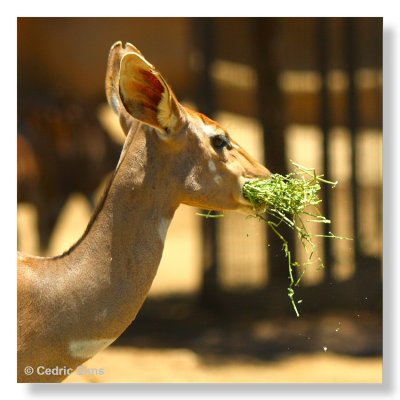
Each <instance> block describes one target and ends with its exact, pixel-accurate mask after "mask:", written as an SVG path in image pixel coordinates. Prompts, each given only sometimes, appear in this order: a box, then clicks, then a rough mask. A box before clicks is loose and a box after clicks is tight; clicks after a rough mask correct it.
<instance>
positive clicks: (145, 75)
mask: <svg viewBox="0 0 400 400" xmlns="http://www.w3.org/2000/svg"><path fill="white" fill-rule="evenodd" d="M119 90H120V95H121V99H122V101H123V104H124V106H125V108H126V110H127V111H128V112H129V113H130V114H131V115H132V116H133V117H134V118H136V119H138V120H140V121H143V122H145V123H146V124H149V125H151V126H153V127H155V128H158V129H161V130H163V131H167V132H172V131H175V130H177V129H178V128H179V125H180V122H181V120H182V111H181V106H180V104H179V102H178V100H177V99H176V97H175V95H174V94H173V92H172V90H171V88H170V87H169V86H168V84H167V83H166V82H165V80H164V78H163V77H162V76H161V74H160V73H159V72H158V71H157V70H156V69H155V68H154V67H153V65H151V64H150V63H149V62H148V61H147V60H146V59H145V58H144V57H143V56H142V55H141V54H140V53H136V52H130V53H126V54H125V55H124V56H123V57H122V60H121V66H120V80H119Z"/></svg>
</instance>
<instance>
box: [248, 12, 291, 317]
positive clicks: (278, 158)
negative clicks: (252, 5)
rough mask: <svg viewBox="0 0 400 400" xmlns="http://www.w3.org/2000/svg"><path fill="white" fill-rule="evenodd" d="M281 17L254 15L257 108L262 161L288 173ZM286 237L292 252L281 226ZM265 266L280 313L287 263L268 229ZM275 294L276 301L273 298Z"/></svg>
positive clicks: (287, 304) (283, 309)
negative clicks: (280, 52)
mask: <svg viewBox="0 0 400 400" xmlns="http://www.w3.org/2000/svg"><path fill="white" fill-rule="evenodd" d="M281 22H282V21H281V19H280V18H256V19H254V46H255V53H256V54H255V62H256V68H257V77H258V88H257V97H258V105H259V107H258V112H259V119H260V122H261V125H262V128H263V132H264V157H265V164H266V165H267V167H268V168H269V169H270V170H271V171H272V172H277V173H280V174H286V173H287V164H286V160H287V156H286V148H285V137H284V134H285V125H284V121H283V112H284V108H283V98H282V97H283V96H282V92H281V90H280V88H279V84H278V79H279V72H280V67H279V62H278V58H279V57H278V54H277V51H276V50H277V40H279V28H280V23H281ZM281 232H282V234H283V235H284V237H285V238H287V239H288V242H289V246H290V249H291V251H292V254H293V256H294V246H293V232H292V231H291V230H290V229H289V228H287V227H283V228H282V230H281ZM268 269H269V273H268V276H269V279H268V284H267V290H268V292H269V293H270V296H269V297H270V299H271V300H270V303H271V307H270V310H269V312H270V313H276V314H281V313H283V312H287V311H288V310H289V309H290V308H289V307H290V301H289V299H288V300H287V301H282V299H285V297H282V294H284V293H285V292H287V288H288V285H289V279H288V275H289V273H288V265H287V259H286V258H285V255H284V252H283V251H282V241H281V240H280V239H279V238H278V237H277V236H276V235H275V234H274V233H273V232H271V230H270V229H268ZM274 298H276V301H274Z"/></svg>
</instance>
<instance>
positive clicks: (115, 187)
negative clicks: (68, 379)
mask: <svg viewBox="0 0 400 400" xmlns="http://www.w3.org/2000/svg"><path fill="white" fill-rule="evenodd" d="M130 134H131V135H132V134H133V133H130ZM147 136H149V135H147ZM131 139H132V138H129V137H128V138H127V141H126V144H125V146H124V149H123V152H122V156H121V159H120V162H119V164H118V168H117V171H116V173H115V175H114V177H113V180H112V182H111V184H110V186H109V189H108V190H107V193H106V194H105V198H104V199H103V201H102V203H101V206H100V207H99V209H98V210H97V212H96V214H95V216H94V218H93V219H92V221H91V223H90V224H89V227H88V229H87V231H86V233H85V235H84V237H83V238H82V239H81V241H80V242H79V243H78V244H77V245H76V246H75V247H74V248H73V249H72V250H71V251H70V252H69V253H68V254H66V255H65V256H63V257H61V258H60V260H59V261H60V262H61V263H65V264H64V265H65V266H66V267H67V268H68V269H69V268H70V266H71V265H72V266H73V267H74V270H75V271H76V273H74V274H73V275H74V276H75V282H71V286H74V288H75V290H80V292H81V294H82V296H83V300H84V301H82V302H83V303H86V306H87V305H88V303H91V304H93V306H92V307H91V313H92V314H93V318H90V319H91V320H93V321H92V322H93V323H95V324H97V325H98V328H99V329H101V330H102V332H101V335H100V333H99V335H100V337H104V338H111V337H116V336H117V335H119V334H120V333H122V331H123V330H124V329H126V327H127V326H128V325H129V324H130V323H131V322H132V320H133V319H134V318H135V316H136V314H137V312H138V311H139V309H140V307H141V305H142V304H143V301H144V299H145V297H146V295H147V293H148V291H149V289H150V286H151V284H152V281H153V279H154V277H155V274H156V272H157V267H158V265H159V262H160V260H161V256H162V251H163V248H164V240H165V236H166V233H167V229H168V226H169V223H170V221H171V220H172V217H173V215H174V212H175V210H176V208H177V207H178V204H177V203H175V202H174V201H173V198H174V197H173V196H172V193H170V190H171V189H170V188H169V186H168V183H169V182H168V181H166V182H165V183H163V182H162V180H161V179H160V178H159V177H158V174H157V171H156V167H155V166H147V163H148V162H154V158H153V157H152V155H151V151H152V149H151V147H152V146H153V145H152V144H151V143H148V139H147V138H146V135H145V132H144V131H143V130H142V129H139V131H137V132H136V133H135V140H131ZM162 185H163V186H162ZM77 275H78V277H79V282H76V280H77V279H76V277H77ZM83 292H85V293H83ZM86 306H85V307H86ZM110 320H111V321H112V323H110V322H111V321H110ZM101 322H103V323H101ZM87 323H89V324H90V322H89V321H87ZM96 330H97V329H96Z"/></svg>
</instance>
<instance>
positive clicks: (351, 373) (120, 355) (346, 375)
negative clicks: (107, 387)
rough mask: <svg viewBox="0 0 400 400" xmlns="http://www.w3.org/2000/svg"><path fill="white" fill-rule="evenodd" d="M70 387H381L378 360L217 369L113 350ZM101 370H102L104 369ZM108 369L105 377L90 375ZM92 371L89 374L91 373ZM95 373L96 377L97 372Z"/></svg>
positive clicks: (312, 358)
mask: <svg viewBox="0 0 400 400" xmlns="http://www.w3.org/2000/svg"><path fill="white" fill-rule="evenodd" d="M85 366H86V367H87V369H83V370H82V371H81V373H82V374H83V375H79V373H78V372H75V373H74V374H73V375H71V376H69V377H68V378H67V379H66V380H65V382H66V383H83V382H93V383H94V382H99V383H100V382H102V383H106V382H144V383H381V382H382V363H381V359H380V358H375V357H368V358H362V359H357V358H354V357H349V356H343V355H337V354H329V353H323V352H322V353H319V354H312V355H301V354H296V355H294V356H291V357H288V358H286V359H284V360H279V361H269V362H268V361H265V362H254V361H253V362H252V361H245V360H232V361H230V362H221V363H217V364H213V365H207V364H206V363H204V362H202V361H201V357H199V356H197V355H196V354H195V353H193V352H192V351H189V350H186V349H175V350H153V349H132V348H129V347H110V348H108V349H106V350H105V351H103V352H101V353H99V354H98V355H96V356H95V357H94V358H93V359H91V360H90V361H88V362H87V363H86V364H85ZM100 366H101V367H100ZM100 368H103V369H104V374H103V375H90V373H97V371H99V370H100ZM89 369H91V372H89V371H88V370H89ZM95 370H96V372H94V371H95Z"/></svg>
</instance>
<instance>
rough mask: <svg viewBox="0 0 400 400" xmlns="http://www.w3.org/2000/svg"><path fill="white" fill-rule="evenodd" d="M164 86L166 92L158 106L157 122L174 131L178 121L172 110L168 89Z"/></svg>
mask: <svg viewBox="0 0 400 400" xmlns="http://www.w3.org/2000/svg"><path fill="white" fill-rule="evenodd" d="M163 86H164V89H165V90H164V92H163V94H162V96H161V101H160V103H159V104H158V107H157V109H158V113H157V120H158V122H159V123H160V125H161V126H162V127H163V128H169V129H173V128H175V126H176V123H177V119H176V116H175V115H174V114H173V112H172V109H171V100H170V93H169V90H168V88H167V87H165V85H163Z"/></svg>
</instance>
